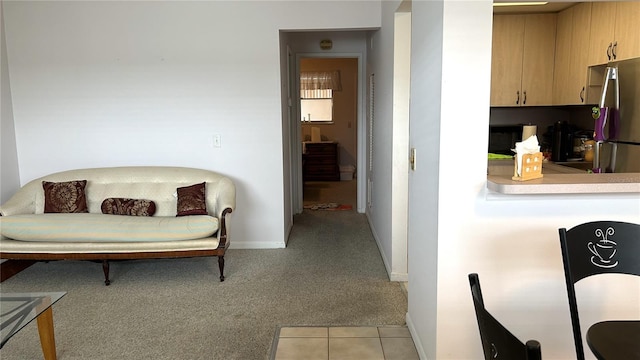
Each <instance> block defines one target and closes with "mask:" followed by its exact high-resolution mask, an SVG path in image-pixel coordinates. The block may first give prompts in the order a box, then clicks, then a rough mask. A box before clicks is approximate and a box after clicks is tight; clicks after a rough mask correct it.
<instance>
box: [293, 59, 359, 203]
mask: <svg viewBox="0 0 640 360" xmlns="http://www.w3.org/2000/svg"><path fill="white" fill-rule="evenodd" d="M297 64H298V76H299V77H302V79H303V81H301V82H299V84H301V85H300V92H299V93H298V94H297V95H298V96H299V97H298V99H297V100H296V101H297V105H298V108H299V109H300V111H299V114H300V115H299V119H298V120H299V121H300V126H301V129H300V139H299V140H300V141H301V142H302V154H301V156H302V161H301V166H302V168H301V169H300V171H301V174H302V203H303V208H306V209H313V208H316V209H317V208H325V207H328V208H336V207H337V208H340V209H356V208H357V192H358V186H357V179H356V175H355V173H356V171H355V170H356V167H357V159H358V113H359V111H358V106H359V102H358V96H359V78H360V77H359V58H358V57H351V56H344V57H342V56H339V57H317V56H314V55H309V56H304V55H302V56H300V57H299V58H298V61H297ZM327 90H328V91H327ZM327 93H329V95H327ZM314 94H322V95H321V96H322V98H321V99H319V101H316V100H315V98H314V96H316V95H314ZM316 102H317V103H318V105H317V106H316V105H315V104H314V103H316ZM321 106H325V107H326V106H328V107H329V110H328V111H326V109H323V108H320V107H321Z"/></svg>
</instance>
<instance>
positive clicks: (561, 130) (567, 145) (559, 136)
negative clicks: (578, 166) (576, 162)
mask: <svg viewBox="0 0 640 360" xmlns="http://www.w3.org/2000/svg"><path fill="white" fill-rule="evenodd" d="M573 133H574V130H573V127H572V126H571V125H569V124H568V123H567V122H566V121H558V122H556V123H555V124H554V125H553V133H552V137H551V161H555V162H563V161H567V160H568V159H570V158H572V157H573Z"/></svg>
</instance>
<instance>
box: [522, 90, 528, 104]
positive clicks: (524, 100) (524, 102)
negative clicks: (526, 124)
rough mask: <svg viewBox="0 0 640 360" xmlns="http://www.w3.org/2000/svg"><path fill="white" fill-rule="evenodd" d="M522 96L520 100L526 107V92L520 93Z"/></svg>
mask: <svg viewBox="0 0 640 360" xmlns="http://www.w3.org/2000/svg"><path fill="white" fill-rule="evenodd" d="M522 94H523V95H524V99H522V105H527V92H526V91H525V92H523V93H522Z"/></svg>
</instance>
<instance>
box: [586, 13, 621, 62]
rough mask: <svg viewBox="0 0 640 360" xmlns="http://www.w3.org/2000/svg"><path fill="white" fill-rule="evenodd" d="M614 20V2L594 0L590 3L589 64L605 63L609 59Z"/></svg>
mask: <svg viewBox="0 0 640 360" xmlns="http://www.w3.org/2000/svg"><path fill="white" fill-rule="evenodd" d="M615 21H616V3H615V2H594V3H593V4H591V33H590V40H589V43H590V46H589V65H600V64H606V63H607V62H609V61H611V56H612V55H611V51H612V49H611V48H612V46H613V37H614V32H615Z"/></svg>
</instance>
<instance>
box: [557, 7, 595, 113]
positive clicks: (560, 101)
mask: <svg viewBox="0 0 640 360" xmlns="http://www.w3.org/2000/svg"><path fill="white" fill-rule="evenodd" d="M590 28H591V3H580V4H577V5H574V6H572V7H570V8H568V9H566V10H563V11H561V12H560V13H558V18H557V33H556V54H555V68H554V79H553V80H554V81H553V103H554V104H555V105H580V104H584V103H585V99H586V91H587V88H586V84H587V67H588V65H589V34H590Z"/></svg>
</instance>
